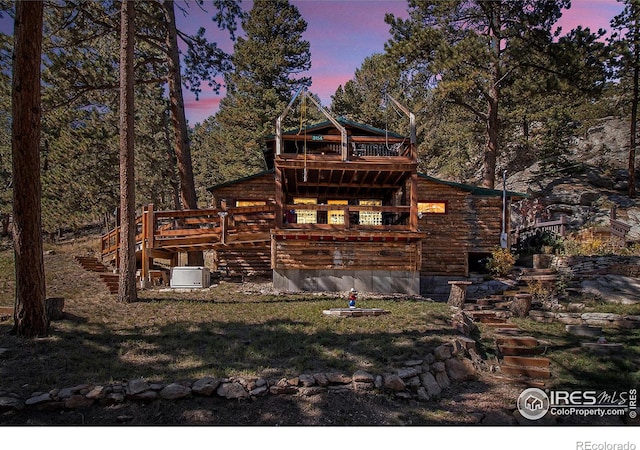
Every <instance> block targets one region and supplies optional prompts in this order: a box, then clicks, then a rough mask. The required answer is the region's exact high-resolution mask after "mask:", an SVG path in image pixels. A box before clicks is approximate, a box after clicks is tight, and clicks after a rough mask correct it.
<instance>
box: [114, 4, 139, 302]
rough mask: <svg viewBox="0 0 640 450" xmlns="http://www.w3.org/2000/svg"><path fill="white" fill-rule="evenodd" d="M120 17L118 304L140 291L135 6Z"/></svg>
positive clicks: (127, 7)
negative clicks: (136, 163)
mask: <svg viewBox="0 0 640 450" xmlns="http://www.w3.org/2000/svg"><path fill="white" fill-rule="evenodd" d="M121 8H122V10H121V14H120V23H121V32H120V211H121V217H122V220H121V223H120V283H119V286H118V301H120V302H134V301H136V299H137V291H136V212H135V172H134V156H133V152H134V138H135V129H134V97H133V93H134V89H133V86H134V66H133V63H134V55H133V52H134V39H135V38H134V33H135V31H134V30H135V25H134V23H135V4H134V1H133V0H125V1H123V2H122V7H121Z"/></svg>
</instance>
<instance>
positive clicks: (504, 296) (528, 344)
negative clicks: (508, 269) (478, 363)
mask: <svg viewBox="0 0 640 450" xmlns="http://www.w3.org/2000/svg"><path fill="white" fill-rule="evenodd" d="M556 279H557V278H556V275H555V274H554V273H552V272H551V271H549V270H548V269H526V270H524V271H523V273H522V274H521V275H520V277H519V279H518V283H517V285H516V286H514V287H513V289H511V290H508V291H504V292H502V293H499V294H494V295H490V296H486V297H484V298H479V299H476V300H473V299H467V302H466V303H465V304H464V308H463V309H464V310H465V312H466V313H467V314H468V315H469V316H470V317H471V318H472V319H473V320H474V321H476V322H478V323H479V324H481V325H482V326H483V327H485V328H487V329H491V330H492V332H493V333H495V335H496V338H495V343H496V350H497V356H498V361H499V368H500V372H501V373H502V374H503V375H505V376H506V378H507V379H509V380H512V381H513V382H518V383H519V382H525V383H527V384H529V385H535V386H543V385H544V383H545V380H548V379H549V378H551V370H550V360H549V359H548V358H546V357H544V356H543V355H544V353H545V352H546V347H545V346H544V345H541V343H540V342H539V341H538V340H537V339H536V338H534V337H531V336H523V335H522V330H520V328H519V327H518V325H517V324H515V323H513V322H511V321H510V320H509V319H510V317H511V316H512V312H511V309H510V308H511V303H512V301H513V299H514V298H515V297H516V295H518V294H524V293H529V290H528V283H527V282H528V281H533V280H537V281H540V282H542V283H544V284H545V285H548V286H551V285H553V284H555V281H556Z"/></svg>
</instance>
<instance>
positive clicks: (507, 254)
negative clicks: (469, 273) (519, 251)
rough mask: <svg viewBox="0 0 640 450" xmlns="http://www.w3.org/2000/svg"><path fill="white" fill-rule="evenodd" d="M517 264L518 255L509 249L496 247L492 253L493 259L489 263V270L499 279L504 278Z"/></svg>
mask: <svg viewBox="0 0 640 450" xmlns="http://www.w3.org/2000/svg"><path fill="white" fill-rule="evenodd" d="M515 263H516V255H514V254H513V253H511V251H510V250H509V249H506V248H500V247H496V248H494V249H493V250H492V252H491V257H490V258H489V260H488V261H487V269H489V271H491V273H492V274H493V275H495V276H498V277H504V276H507V275H509V273H511V270H512V269H513V266H514V265H515Z"/></svg>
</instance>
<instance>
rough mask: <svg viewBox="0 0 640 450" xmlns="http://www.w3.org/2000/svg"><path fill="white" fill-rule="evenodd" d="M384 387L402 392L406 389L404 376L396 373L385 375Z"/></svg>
mask: <svg viewBox="0 0 640 450" xmlns="http://www.w3.org/2000/svg"><path fill="white" fill-rule="evenodd" d="M383 382H384V388H385V389H386V390H389V391H394V392H400V391H404V390H405V388H406V385H405V384H404V381H402V378H400V377H399V376H398V375H395V374H387V375H385V376H384V377H383Z"/></svg>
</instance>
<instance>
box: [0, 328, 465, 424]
mask: <svg viewBox="0 0 640 450" xmlns="http://www.w3.org/2000/svg"><path fill="white" fill-rule="evenodd" d="M474 344H475V341H473V340H470V339H468V338H465V337H464V336H460V337H458V338H455V339H454V340H453V341H451V342H449V343H445V344H442V345H440V346H438V347H436V348H435V349H434V350H433V351H432V352H431V353H427V354H426V355H424V356H423V358H421V359H416V360H411V361H405V362H404V364H403V365H402V367H400V368H399V369H397V370H395V371H393V372H389V373H383V374H377V375H376V374H372V373H369V372H366V371H364V370H358V371H356V372H355V373H353V374H344V373H339V372H318V373H306V374H300V375H298V376H296V377H292V378H282V379H278V380H267V379H265V378H256V379H248V378H240V377H232V378H214V377H203V378H201V379H199V380H195V381H193V382H179V383H169V384H159V383H152V382H148V381H146V380H144V379H134V380H130V381H128V382H115V383H109V384H99V385H98V384H82V385H79V386H73V387H62V388H54V389H51V390H50V391H48V392H34V393H33V394H31V395H30V396H29V397H28V398H22V397H20V396H19V395H17V394H15V393H11V392H6V391H1V390H0V413H4V412H6V411H12V410H23V409H25V408H34V409H46V410H52V409H53V410H55V409H59V410H64V409H79V408H88V407H91V406H93V405H99V406H110V405H116V404H121V403H123V402H127V401H140V402H152V401H159V400H167V401H174V400H179V399H182V398H187V397H192V396H203V397H211V396H219V397H222V398H226V399H230V400H231V399H234V400H238V399H253V398H256V397H260V396H265V395H292V396H296V395H298V396H312V395H318V394H322V393H326V392H331V393H340V392H347V391H357V392H359V393H363V394H367V393H386V394H391V395H394V396H396V397H399V398H406V399H416V400H418V401H429V400H435V399H437V398H440V396H441V394H442V392H443V390H445V389H447V388H448V387H449V386H451V384H452V383H456V382H463V381H467V380H472V379H474V378H476V371H475V368H474V364H473V363H472V359H471V358H473V357H474V356H475V357H477V354H476V353H475V350H474Z"/></svg>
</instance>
